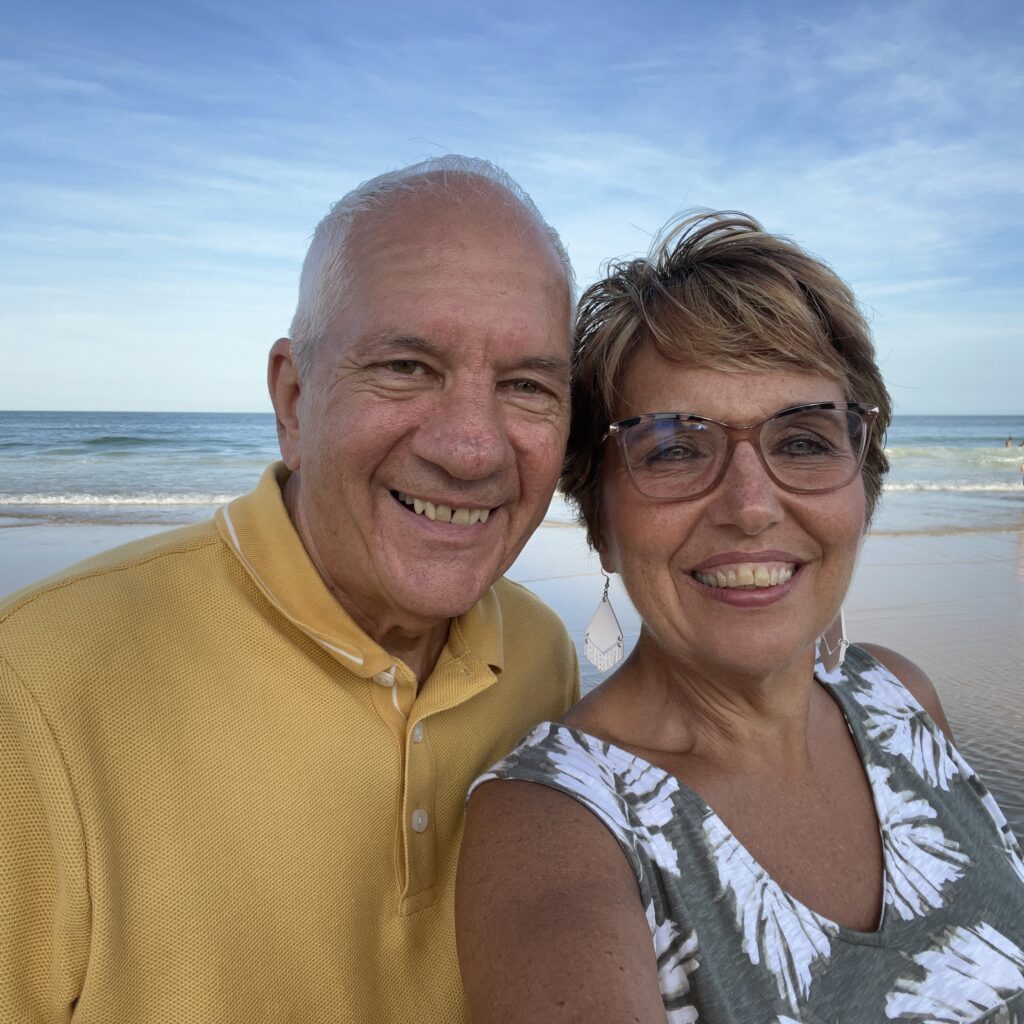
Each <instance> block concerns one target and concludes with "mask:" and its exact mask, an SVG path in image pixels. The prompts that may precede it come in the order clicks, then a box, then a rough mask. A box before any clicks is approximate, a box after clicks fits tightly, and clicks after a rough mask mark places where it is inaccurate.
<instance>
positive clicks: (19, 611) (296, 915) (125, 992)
mask: <svg viewBox="0 0 1024 1024" xmlns="http://www.w3.org/2000/svg"><path fill="white" fill-rule="evenodd" d="M286 475H287V470H285V469H284V468H283V467H282V466H280V465H278V466H276V467H271V468H270V469H269V470H268V471H267V472H266V473H265V474H264V476H263V478H262V480H261V481H260V483H259V486H258V487H257V489H256V490H255V491H254V492H253V493H252V494H249V495H246V496H245V497H242V498H239V499H237V500H236V501H234V502H232V503H231V504H230V505H228V506H226V507H225V508H224V509H222V510H220V511H219V512H218V513H217V515H216V517H215V520H213V521H211V522H208V523H205V524H202V525H198V526H194V527H187V528H185V529H181V530H175V531H172V532H169V533H164V534H160V535H157V536H156V537H153V538H149V539H146V540H143V541H140V542H137V543H134V544H129V545H127V546H125V547H122V548H118V549H116V550H114V551H111V552H108V553H106V554H104V555H101V556H99V557H98V558H94V559H91V560H90V561H88V562H83V563H81V564H80V565H78V566H75V567H74V568H72V569H70V570H68V571H67V572H65V573H63V574H61V575H59V576H57V577H54V578H52V579H50V580H48V581H46V582H45V583H43V584H41V585H39V586H37V587H35V588H31V589H28V590H25V591H21V592H20V593H19V594H16V595H14V596H13V597H12V598H10V599H9V600H8V601H6V602H5V603H4V604H2V605H0V1021H2V1022H4V1024H7V1022H19V1024H21V1022H36V1021H47V1022H49V1021H66V1020H74V1021H80V1022H83V1024H84V1022H96V1024H99V1022H102V1024H114V1022H121V1021H140V1022H147V1024H157V1022H163V1021H167V1022H170V1021H189V1022H200V1021H231V1022H239V1021H246V1022H250V1021H275V1022H284V1021H294V1022H297V1024H313V1022H317V1021H324V1022H327V1021H330V1022H335V1024H336V1022H344V1021H353V1022H355V1021H359V1022H374V1021H394V1022H399V1021H401V1022H403V1024H405V1022H431V1021H460V1020H463V1019H464V1016H465V1013H464V1007H463V1001H462V994H461V988H460V984H459V974H458V965H457V961H456V954H455V940H454V931H453V912H452V904H453V888H454V881H455V869H456V863H457V857H458V845H459V839H460V836H461V831H462V820H463V817H462V815H463V802H464V798H465V793H466V790H467V788H468V786H469V784H470V782H471V781H472V780H473V778H474V777H475V776H476V775H477V774H479V773H480V772H481V771H483V770H484V769H485V768H487V767H488V766H489V765H490V764H492V763H493V762H494V761H495V760H496V759H497V758H499V757H501V756H502V755H503V754H504V753H506V752H507V751H508V750H509V749H510V748H511V746H512V745H513V743H514V742H515V741H516V740H517V739H518V738H519V736H520V735H521V734H522V733H523V732H525V731H526V730H527V729H528V728H529V727H530V726H532V725H533V724H534V723H536V722H537V721H539V720H541V719H550V718H557V717H558V716H559V715H560V714H561V713H562V712H563V711H564V709H565V708H566V707H567V706H568V705H569V704H570V703H571V702H572V701H573V700H574V699H575V697H576V696H577V693H578V679H577V667H576V660H575V654H574V651H573V648H572V644H571V642H570V640H569V638H568V636H567V634H566V632H565V630H564V628H563V627H562V625H561V623H560V622H559V621H558V619H557V618H556V616H555V615H554V613H553V612H551V611H550V610H549V609H548V608H546V607H545V606H544V605H543V604H541V603H540V602H539V601H538V600H537V599H536V598H535V597H534V596H532V595H531V594H530V593H529V592H528V591H526V590H524V589H523V588H522V587H520V586H518V585H517V584H514V583H511V582H509V581H507V580H501V581H499V582H498V583H497V584H495V585H494V587H492V588H491V590H490V591H488V593H487V594H485V595H484V597H483V599H482V600H481V601H480V602H479V603H478V604H477V605H476V606H475V607H474V608H472V609H471V610H470V611H469V612H467V613H466V614H465V615H463V616H461V617H459V618H458V619H456V620H453V622H452V626H451V631H450V635H449V638H448V644H447V646H446V647H445V649H444V652H443V653H442V655H441V658H440V660H439V661H438V664H437V667H436V668H435V670H434V672H433V673H432V674H431V676H430V677H429V679H427V680H426V682H425V683H424V685H423V686H422V687H421V688H420V691H419V694H418V695H417V692H416V682H415V679H414V678H413V676H412V674H411V673H410V671H409V669H408V668H407V666H405V665H404V664H403V663H401V662H397V663H396V661H395V659H394V658H392V657H391V656H390V655H389V654H388V653H387V652H386V651H385V650H382V649H381V648H380V647H379V646H377V644H375V643H374V642H373V641H372V640H371V639H370V638H369V637H367V636H366V635H365V634H364V633H363V632H362V631H361V630H359V629H358V628H357V627H356V625H355V624H354V623H353V622H352V620H351V619H350V618H349V617H348V616H347V615H346V614H345V612H344V611H343V610H342V609H341V608H340V606H339V605H338V604H337V603H336V602H335V601H334V599H333V598H332V597H331V595H330V593H329V591H328V590H327V588H326V587H325V586H324V584H323V583H322V581H321V580H320V578H319V576H318V575H317V573H316V571H315V569H314V568H313V565H312V564H311V562H310V561H309V558H308V556H307V554H306V551H305V549H304V548H303V546H302V544H301V542H300V540H299V538H298V535H297V534H296V533H295V531H294V529H293V528H292V525H291V522H290V520H289V518H288V515H287V513H286V511H285V508H284V505H283V503H282V500H281V492H280V484H281V483H282V482H283V480H284V479H285V478H286ZM495 868H496V870H500V865H496V866H495Z"/></svg>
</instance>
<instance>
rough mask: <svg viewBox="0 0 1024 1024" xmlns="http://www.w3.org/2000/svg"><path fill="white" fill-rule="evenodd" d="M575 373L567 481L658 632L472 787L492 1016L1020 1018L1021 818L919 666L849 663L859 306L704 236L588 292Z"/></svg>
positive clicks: (463, 944)
mask: <svg viewBox="0 0 1024 1024" xmlns="http://www.w3.org/2000/svg"><path fill="white" fill-rule="evenodd" d="M573 372H574V392H573V401H574V409H573V428H572V435H571V438H570V442H569V453H568V459H567V463H566V472H565V476H564V479H563V489H564V490H565V492H566V494H568V495H569V497H570V498H571V499H572V500H573V501H574V502H575V503H576V504H577V506H578V508H579V510H580V514H581V517H582V520H583V522H584V523H585V524H586V527H587V530H588V536H589V539H590V542H591V544H592V545H593V546H594V547H595V548H596V550H597V551H598V552H599V554H600V557H601V563H602V566H603V567H604V569H605V570H606V571H607V572H609V573H611V572H617V573H620V574H621V576H622V580H623V583H624V584H625V587H626V590H627V591H628V593H629V596H630V597H631V599H632V601H633V604H634V605H635V606H636V608H637V610H638V611H639V613H640V616H641V619H642V627H641V631H640V636H639V638H638V640H637V644H636V647H635V649H634V650H633V652H632V654H631V655H630V657H629V659H628V660H627V661H626V662H625V663H624V664H623V665H622V666H621V667H620V668H619V669H618V670H617V671H616V672H615V673H614V674H613V675H612V676H611V677H610V678H609V679H608V680H607V681H606V682H604V683H603V684H602V685H601V686H599V687H598V688H597V689H595V690H594V691H593V692H591V693H590V694H589V695H588V696H587V697H586V698H585V699H584V700H583V701H581V702H580V703H579V704H578V705H576V707H574V708H573V709H572V710H571V711H570V712H569V713H568V714H567V715H566V716H565V718H564V719H563V720H562V722H561V723H557V724H556V723H545V724H543V725H541V726H538V727H537V728H536V729H535V730H534V731H533V732H532V733H530V734H529V735H528V736H527V737H526V739H525V740H524V741H523V743H522V744H521V745H520V747H518V748H517V749H516V750H515V751H514V752H513V753H512V754H511V755H510V756H509V757H508V758H506V759H505V760H504V761H502V762H501V763H499V764H498V765H497V766H496V767H495V768H494V769H493V770H492V771H491V772H490V773H488V774H487V775H485V776H484V777H483V780H480V781H483V782H486V784H484V785H480V783H479V782H478V784H477V787H478V788H476V789H475V792H474V795H473V796H472V799H471V800H470V805H469V811H468V819H467V825H466V836H465V840H464V844H463V854H462V862H461V865H460V879H459V891H458V897H457V907H456V913H457V923H458V929H459V953H460V959H461V963H462V969H463V978H464V982H465V987H466V993H467V998H468V1001H469V1004H470V1009H471V1014H472V1017H473V1019H474V1021H477V1022H483V1021H491V1020H494V1021H499V1020H500V1021H531V1022H533V1021H543V1022H548V1021H563V1020H564V1021H569V1020H572V1021H577V1020H578V1021H615V1022H617V1021H642V1022H649V1021H664V1020H665V1019H666V1017H667V1018H668V1020H669V1021H671V1022H673V1024H675V1022H683V1021H687V1022H688V1021H698V1020H699V1021H711V1022H729V1024H735V1022H748V1021H757V1022H762V1021H771V1022H783V1021H788V1022H793V1021H800V1022H808V1024H809V1022H812V1021H815V1022H817V1021H825V1020H828V1021H837V1020H838V1021H844V1022H848V1021H865V1022H867V1021H870V1022H877V1021H883V1020H890V1019H891V1020H915V1021H917V1020H934V1021H974V1020H981V1019H985V1020H986V1021H988V1020H997V1019H998V1020H1000V1021H1003V1020H1006V1021H1010V1020H1012V1021H1019V1020H1024V867H1022V865H1021V861H1020V859H1019V849H1017V847H1016V844H1015V841H1014V840H1013V838H1012V836H1011V835H1010V833H1009V830H1008V829H1007V827H1006V823H1005V820H1004V819H1003V817H1002V815H1001V814H1000V812H999V810H998V808H997V807H996V806H995V804H994V802H993V801H992V799H991V797H990V796H989V795H988V794H987V792H986V791H985V789H984V787H983V786H982V785H981V783H980V782H979V781H978V779H977V777H976V776H975V775H974V773H973V772H972V771H971V769H970V768H969V767H968V766H967V764H966V763H965V762H964V761H963V760H962V759H961V757H960V756H959V754H958V753H957V751H956V750H955V748H954V747H953V746H952V745H951V733H950V729H949V724H948V722H947V721H946V717H945V715H944V714H943V711H942V707H941V706H940V704H939V701H938V698H937V696H936V694H935V691H934V689H933V687H932V685H931V683H930V682H929V681H928V679H927V678H926V677H925V675H924V673H923V672H921V670H920V669H918V668H917V667H916V666H914V665H913V664H911V663H910V662H909V661H907V660H906V659H905V658H903V657H901V656H900V655H898V654H895V653H893V652H892V651H888V650H884V649H882V648H878V647H868V646H864V647H850V648H849V650H848V652H846V657H845V662H843V663H842V665H841V667H835V666H836V665H837V664H838V662H839V660H840V656H841V655H842V653H843V651H844V649H845V647H846V643H845V637H843V636H842V635H841V624H842V616H841V611H840V608H841V604H842V601H843V598H844V596H845V594H846V592H847V590H848V588H849V585H850V578H851V575H852V573H853V568H854V563H855V561H856V558H857V552H858V548H859V546H860V543H861V541H862V539H863V537H864V534H865V531H866V529H867V526H868V523H869V521H870V519H871V514H872V512H873V511H874V509H875V506H876V504H877V502H878V498H879V494H880V491H881V486H882V478H883V476H884V474H885V472H886V470H887V468H888V466H887V463H886V458H885V454H884V449H883V438H884V433H885V428H886V426H887V425H888V422H889V419H890V409H891V404H890V400H889V396H888V394H887V393H886V390H885V386H884V384H883V382H882V378H881V374H880V372H879V370H878V367H877V366H876V364H875V360H874V353H873V349H872V345H871V341H870V338H869V334H868V330H867V326H866V324H865V322H864V320H863V318H862V316H861V315H860V313H859V312H858V310H857V307H856V303H855V300H854V298H853V296H852V294H851V293H850V291H849V290H848V289H847V287H846V286H845V285H844V284H843V283H842V282H841V281H840V280H839V279H838V278H837V277H836V276H835V275H834V274H833V273H832V271H831V270H830V269H829V268H827V267H826V266H824V265H823V264H822V263H820V262H819V261H817V260H815V259H813V258H811V257H810V256H808V255H807V254H806V253H804V252H803V251H802V250H800V249H799V248H798V247H797V246H795V245H793V244H792V243H790V242H788V241H786V240H783V239H780V238H777V237H774V236H772V235H770V234H767V233H766V232H765V231H764V230H763V229H762V228H761V227H760V226H759V225H758V224H757V223H756V222H755V221H753V220H751V219H750V218H748V217H745V216H743V215H738V214H725V213H723V214H713V215H706V216H700V217H695V218H690V219H687V220H683V221H682V222H680V223H679V224H677V226H676V227H675V228H674V230H672V231H671V232H670V233H669V234H668V235H667V236H666V237H665V238H664V240H663V241H662V242H661V243H660V245H658V246H657V247H656V248H655V250H654V251H653V252H652V255H651V257H650V258H649V259H638V260H633V261H631V262H623V263H618V264H613V265H612V267H611V269H610V273H609V275H608V277H607V278H606V279H605V280H603V281H600V282H598V283H597V284H595V285H593V286H592V287H591V288H590V289H589V290H588V292H587V293H586V294H585V295H584V297H583V300H582V303H581V312H580V319H579V325H578V332H577V345H576V352H575V356H574V371H573ZM819 655H820V657H819ZM822 659H827V660H828V661H829V662H830V664H831V666H832V667H833V668H832V671H829V670H828V669H827V668H826V666H825V665H824V664H823V663H822ZM489 780H503V781H502V784H501V785H496V784H493V782H492V781H489ZM505 780H507V781H505ZM537 783H540V784H539V785H538V784H537ZM989 1014H991V1016H989Z"/></svg>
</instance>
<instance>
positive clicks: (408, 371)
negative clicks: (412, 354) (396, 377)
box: [386, 359, 423, 377]
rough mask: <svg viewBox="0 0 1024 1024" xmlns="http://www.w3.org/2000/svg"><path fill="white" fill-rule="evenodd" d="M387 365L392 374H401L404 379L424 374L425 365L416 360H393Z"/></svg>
mask: <svg viewBox="0 0 1024 1024" xmlns="http://www.w3.org/2000/svg"><path fill="white" fill-rule="evenodd" d="M386 365H387V368H388V369H389V370H391V372H392V373H398V374H401V375H402V376H403V377H413V376H415V375H416V374H417V373H422V372H423V364H422V363H418V362H416V360H415V359H393V360H391V362H390V363H387V364H386Z"/></svg>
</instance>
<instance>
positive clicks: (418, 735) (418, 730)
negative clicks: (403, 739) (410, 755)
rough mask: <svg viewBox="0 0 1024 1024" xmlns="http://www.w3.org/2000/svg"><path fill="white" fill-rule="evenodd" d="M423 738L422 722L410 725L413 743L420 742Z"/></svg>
mask: <svg viewBox="0 0 1024 1024" xmlns="http://www.w3.org/2000/svg"><path fill="white" fill-rule="evenodd" d="M422 740H423V723H422V722H417V723H416V724H415V725H414V726H413V727H412V741H413V743H420V742H422Z"/></svg>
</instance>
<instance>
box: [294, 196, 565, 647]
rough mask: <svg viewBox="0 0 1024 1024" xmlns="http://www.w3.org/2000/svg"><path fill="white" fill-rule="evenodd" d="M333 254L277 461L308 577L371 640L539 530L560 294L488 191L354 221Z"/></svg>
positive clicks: (412, 626)
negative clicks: (308, 360)
mask: <svg viewBox="0 0 1024 1024" xmlns="http://www.w3.org/2000/svg"><path fill="white" fill-rule="evenodd" d="M349 253H350V256H351V267H352V277H351V284H350V287H349V289H348V296H349V297H348V300H347V303H346V305H345V307H344V309H343V310H342V312H341V313H340V314H339V315H338V317H337V318H336V320H335V322H334V324H333V325H332V328H331V330H330V331H329V332H328V336H327V337H325V338H324V339H323V340H322V341H321V343H320V345H319V347H318V348H317V350H316V352H315V353H314V356H313V360H312V366H311V369H310V371H309V373H308V374H307V377H306V379H305V380H303V381H302V382H301V383H300V387H299V396H298V400H297V403H296V404H295V406H294V410H295V415H294V420H295V427H294V429H292V430H291V431H290V432H289V431H288V430H287V429H285V431H284V434H283V435H282V452H283V453H284V455H285V461H286V463H287V464H288V465H289V467H290V468H291V469H292V470H296V471H297V472H298V477H299V485H298V492H297V496H296V497H295V499H294V500H293V502H292V507H291V511H292V515H293V518H294V519H295V521H296V524H297V527H298V529H299V533H300V536H301V537H302V539H303V542H304V543H305V545H306V547H307V548H308V550H309V553H310V555H311V557H312V558H313V561H314V564H316V566H317V568H318V570H319V572H320V574H321V576H322V577H323V578H324V579H325V581H326V582H327V583H328V585H329V586H330V587H331V588H332V590H333V591H334V593H335V596H336V597H337V598H338V600H339V601H340V602H341V603H342V604H343V605H344V606H345V607H346V609H348V610H349V612H350V613H352V614H353V616H354V617H355V618H356V620H357V621H358V622H359V623H360V624H361V625H362V626H363V628H364V629H367V631H368V632H370V634H371V635H376V636H377V637H378V638H379V637H380V636H381V635H382V634H383V633H384V632H387V631H388V630H390V629H393V628H395V627H396V626H397V627H398V628H401V629H409V630H412V631H415V630H416V629H417V628H424V627H427V626H431V625H436V624H437V623H438V622H439V621H441V620H447V619H449V618H451V617H453V616H455V615H459V614H461V613H462V612H464V611H466V610H467V609H469V608H470V607H472V606H473V605H474V604H475V603H476V602H477V600H478V599H479V598H480V597H481V595H482V594H483V593H484V592H485V591H486V589H487V588H488V587H489V586H490V585H491V584H492V583H493V582H494V581H495V580H496V579H497V578H498V577H499V576H500V575H501V574H502V573H503V572H504V571H505V570H506V569H507V568H508V567H509V566H510V565H511V564H512V562H513V561H514V559H515V557H516V555H517V554H518V553H519V551H520V550H521V549H522V547H523V545H524V544H525V542H526V540H527V538H528V537H529V536H530V534H531V533H532V532H533V531H534V529H535V528H536V527H537V526H538V525H539V523H540V522H541V520H542V518H543V516H544V513H545V511H546V510H547V506H548V502H549V500H550V498H551V493H552V491H553V489H554V486H555V483H556V481H557V479H558V474H559V470H560V468H561V464H562V456H563V451H564V447H565V442H566V436H567V431H568V414H569V382H568V375H569V373H568V359H569V337H568V336H569V323H570V297H569V295H568V294H567V291H566V286H565V279H564V276H563V274H562V272H561V267H560V264H559V261H558V257H557V256H556V254H555V252H554V250H553V249H552V247H551V245H550V243H549V242H548V241H547V240H546V238H544V236H543V235H542V234H541V232H540V230H539V229H538V228H537V227H536V226H535V225H534V224H532V223H531V222H530V221H528V220H527V219H526V218H525V217H524V216H523V215H522V214H521V213H520V212H518V211H516V210H514V209H513V210H510V209H508V208H507V207H505V206H503V205H502V204H501V203H500V201H499V200H498V199H497V198H496V197H495V196H494V195H493V194H490V193H489V194H487V195H485V196H481V195H479V194H470V193H464V194H462V195H460V196H459V197H457V201H453V200H452V199H450V198H447V197H437V196H429V195H419V196H415V197H409V198H407V199H404V200H402V201H400V202H399V203H397V204H395V205H393V206H392V207H391V208H390V209H389V210H388V211H387V212H386V213H383V214H375V215H368V216H364V218H363V219H362V220H360V221H357V223H356V224H355V225H354V228H353V232H352V235H351V247H350V249H349ZM275 405H276V406H277V405H278V403H277V401H275ZM281 411H282V410H281V408H280V407H279V406H278V414H279V418H281Z"/></svg>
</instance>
